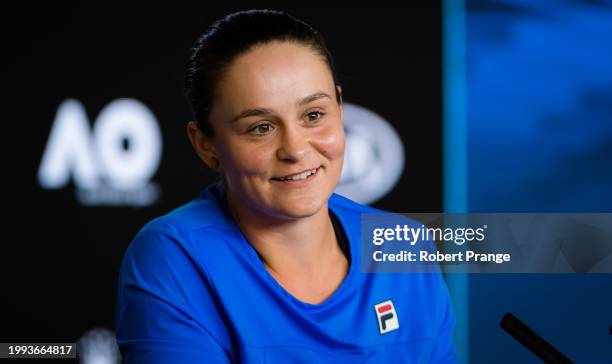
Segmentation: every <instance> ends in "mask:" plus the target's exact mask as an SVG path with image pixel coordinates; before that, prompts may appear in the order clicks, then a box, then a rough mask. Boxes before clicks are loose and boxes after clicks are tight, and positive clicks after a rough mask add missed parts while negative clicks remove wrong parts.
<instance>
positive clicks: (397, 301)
mask: <svg viewBox="0 0 612 364" xmlns="http://www.w3.org/2000/svg"><path fill="white" fill-rule="evenodd" d="M186 90H187V97H188V99H189V101H190V104H191V107H192V111H193V114H194V117H195V121H192V122H189V123H188V125H187V134H188V137H189V140H190V142H191V144H192V146H193V148H194V150H195V152H196V153H197V154H198V156H199V157H200V158H201V159H202V161H203V162H204V163H205V164H206V165H207V166H208V167H210V168H212V169H214V170H216V171H218V173H219V174H220V175H221V176H222V179H223V182H222V183H220V184H217V185H213V186H209V187H207V188H206V189H205V190H204V191H203V192H202V194H201V195H200V196H199V197H198V198H197V199H195V200H194V201H192V202H190V203H189V204H187V205H185V206H182V207H180V208H178V209H176V210H174V211H172V212H171V213H169V214H167V215H165V216H162V217H160V218H158V219H155V220H153V221H152V222H150V223H149V224H147V226H145V227H144V228H143V229H142V230H141V231H140V232H139V233H138V235H137V236H136V237H135V238H134V240H133V241H132V243H131V244H130V247H129V248H128V250H127V252H126V255H125V257H124V260H123V263H122V267H121V272H120V279H119V296H118V302H117V313H116V330H117V340H118V343H119V345H120V347H121V350H122V352H123V355H124V358H125V359H126V362H128V363H130V362H135V363H145V362H146V363H162V362H173V363H194V362H214V363H227V362H241V363H263V362H271V363H276V362H279V363H288V362H309V363H310V362H334V363H336V362H354V361H358V362H372V363H381V362H402V363H406V362H419V363H421V362H454V355H455V354H454V347H453V345H452V342H451V339H450V337H451V333H452V327H453V322H454V317H453V314H452V311H451V308H450V302H449V298H448V293H447V291H446V287H445V285H444V282H443V280H442V279H441V277H440V275H439V274H414V275H410V276H406V275H372V274H364V273H361V272H359V270H358V268H357V266H356V264H355V263H354V262H355V261H359V255H360V250H359V233H360V232H359V219H360V215H361V214H362V213H368V212H374V211H375V210H374V209H372V208H369V207H367V206H363V205H359V204H357V203H355V202H353V201H350V200H348V199H346V198H344V197H341V196H339V195H336V194H334V193H333V191H334V189H335V188H336V185H337V184H338V181H339V178H340V172H341V170H342V162H343V156H344V149H345V141H344V129H343V123H342V115H343V112H342V96H341V88H340V86H339V85H338V82H337V77H336V76H335V71H334V66H333V62H332V58H331V55H330V53H329V51H328V50H327V48H326V46H325V43H324V41H323V38H322V37H321V35H320V34H319V33H317V32H316V31H315V30H314V29H312V28H311V27H310V26H308V25H307V24H305V23H304V22H302V21H300V20H297V19H295V18H293V17H291V16H289V15H287V14H285V13H282V12H276V11H247V12H240V13H235V14H231V15H229V16H227V17H225V18H224V19H222V20H220V21H218V22H217V23H215V24H214V25H213V26H212V27H211V28H210V29H209V30H208V31H207V32H206V33H205V34H204V35H203V36H202V37H200V38H199V39H198V41H197V42H196V44H195V46H194V49H193V52H192V56H191V58H190V61H189V63H188V65H187V72H186ZM383 308H384V314H383V311H380V310H382V309H383ZM400 319H401V320H402V322H403V323H404V326H402V328H401V329H400V325H399V321H400Z"/></svg>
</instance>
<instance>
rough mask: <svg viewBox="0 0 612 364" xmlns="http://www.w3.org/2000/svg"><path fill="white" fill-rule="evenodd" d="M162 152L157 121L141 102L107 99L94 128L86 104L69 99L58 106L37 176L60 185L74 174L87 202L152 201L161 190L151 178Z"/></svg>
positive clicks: (45, 185)
mask: <svg viewBox="0 0 612 364" xmlns="http://www.w3.org/2000/svg"><path fill="white" fill-rule="evenodd" d="M161 151H162V138H161V133H160V130H159V126H158V124H157V120H156V119H155V116H154V115H153V113H152V112H151V111H150V110H149V109H148V108H147V107H146V106H145V105H144V104H142V103H141V102H139V101H137V100H134V99H117V100H115V101H113V102H111V103H109V104H108V105H106V106H105V107H104V109H103V110H102V111H101V112H100V114H99V115H98V117H97V118H96V120H95V123H94V126H93V131H92V132H91V131H90V128H89V122H88V119H87V114H86V112H85V108H84V107H83V105H82V104H81V103H80V102H79V101H78V100H74V99H69V100H65V101H64V102H62V103H61V104H60V106H59V108H58V110H57V114H56V116H55V120H54V122H53V127H52V129H51V134H50V136H49V140H48V141H47V146H46V148H45V152H44V155H43V158H42V161H41V164H40V167H39V170H38V181H39V183H40V185H41V186H42V187H43V188H47V189H59V188H62V187H65V186H66V185H67V184H68V182H69V180H70V177H71V176H72V177H73V179H74V184H75V187H76V191H77V198H78V200H79V201H80V202H81V203H82V204H85V205H132V206H145V205H150V204H152V203H153V202H155V200H157V198H158V197H159V194H160V191H159V188H158V187H157V185H155V184H153V183H151V182H150V179H151V177H153V175H154V174H155V172H156V171H157V168H158V166H159V162H160V158H161Z"/></svg>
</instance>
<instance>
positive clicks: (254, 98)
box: [210, 42, 344, 220]
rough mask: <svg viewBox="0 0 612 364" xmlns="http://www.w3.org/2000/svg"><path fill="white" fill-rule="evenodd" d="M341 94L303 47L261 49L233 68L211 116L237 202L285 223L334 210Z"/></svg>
mask: <svg viewBox="0 0 612 364" xmlns="http://www.w3.org/2000/svg"><path fill="white" fill-rule="evenodd" d="M335 95H336V90H335V85H334V81H333V78H332V75H331V72H330V70H329V68H328V66H327V64H326V63H325V61H324V60H323V59H322V58H321V56H320V55H319V54H318V53H316V52H315V51H314V50H312V49H310V48H309V47H307V46H305V45H302V44H298V43H292V42H271V43H268V44H264V45H260V46H256V47H255V48H253V49H252V50H250V51H248V52H247V53H245V54H244V55H241V56H240V57H238V58H237V59H236V60H235V61H234V62H233V63H232V64H231V65H230V67H229V68H228V70H227V72H226V73H225V74H224V75H223V77H222V79H221V80H220V82H219V84H218V88H217V94H216V97H215V100H214V102H213V105H212V108H211V114H210V122H211V123H212V127H213V129H214V131H215V137H214V138H213V139H212V140H211V145H212V148H213V150H214V153H215V154H216V157H217V158H218V161H219V163H220V164H219V168H220V171H221V173H223V174H224V176H225V179H226V182H227V185H228V186H227V187H228V192H229V193H230V195H231V196H230V201H233V202H234V204H237V205H238V206H237V207H238V208H245V207H246V208H250V209H251V210H254V211H255V212H257V213H263V214H266V215H267V216H271V217H275V218H279V219H284V220H286V219H296V218H300V217H307V216H311V215H313V214H315V213H317V212H318V211H320V210H321V208H322V207H324V206H327V200H328V198H329V197H330V195H331V194H332V192H333V190H334V189H335V187H336V184H337V183H338V180H339V178H340V171H341V169H342V161H343V157H344V129H343V125H342V107H341V105H339V104H338V102H337V100H336V97H335Z"/></svg>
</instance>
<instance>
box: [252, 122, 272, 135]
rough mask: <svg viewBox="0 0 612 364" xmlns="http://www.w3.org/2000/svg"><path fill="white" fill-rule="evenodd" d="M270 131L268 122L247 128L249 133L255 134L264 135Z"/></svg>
mask: <svg viewBox="0 0 612 364" xmlns="http://www.w3.org/2000/svg"><path fill="white" fill-rule="evenodd" d="M270 131H272V125H270V124H259V125H257V126H255V127H253V128H251V129H250V130H249V133H251V134H255V135H264V134H267V133H269V132H270Z"/></svg>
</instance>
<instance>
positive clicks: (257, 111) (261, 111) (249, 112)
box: [230, 92, 331, 123]
mask: <svg viewBox="0 0 612 364" xmlns="http://www.w3.org/2000/svg"><path fill="white" fill-rule="evenodd" d="M324 97H327V98H328V99H330V100H331V96H329V95H328V94H326V93H325V92H317V93H314V94H312V95H309V96H306V97H304V98H303V99H301V100H299V101H298V103H297V104H298V105H299V106H304V105H307V104H309V103H311V102H313V101H316V100H318V99H322V98H324ZM273 113H274V112H273V111H272V110H271V109H266V108H261V107H257V108H253V109H246V110H242V111H241V112H240V114H238V115H236V116H234V117H233V118H232V119H230V123H233V122H236V121H238V120H240V119H242V118H248V117H249V116H263V115H270V114H273Z"/></svg>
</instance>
